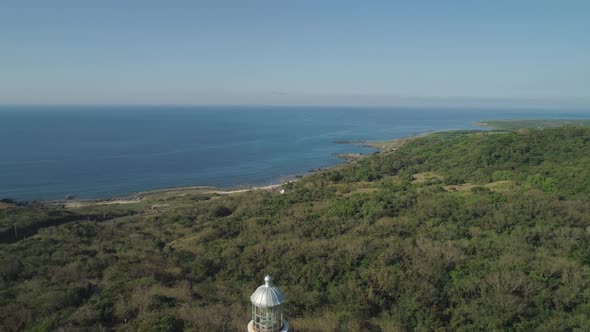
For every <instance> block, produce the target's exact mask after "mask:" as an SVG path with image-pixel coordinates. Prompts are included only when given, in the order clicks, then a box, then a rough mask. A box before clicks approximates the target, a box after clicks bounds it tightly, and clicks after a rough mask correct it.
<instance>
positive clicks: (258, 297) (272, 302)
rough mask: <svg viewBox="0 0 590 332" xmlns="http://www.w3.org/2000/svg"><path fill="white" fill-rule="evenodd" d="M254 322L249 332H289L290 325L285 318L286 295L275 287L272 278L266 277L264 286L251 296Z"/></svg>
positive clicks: (251, 323) (249, 327) (251, 322)
mask: <svg viewBox="0 0 590 332" xmlns="http://www.w3.org/2000/svg"><path fill="white" fill-rule="evenodd" d="M250 302H252V320H251V321H250V323H248V332H287V331H288V330H289V323H288V322H287V320H286V319H285V317H284V316H283V304H284V303H285V295H283V293H282V292H281V290H280V289H279V288H278V287H277V286H275V285H273V283H272V277H271V276H269V275H267V276H266V277H264V285H262V286H260V287H258V288H257V289H256V291H254V293H252V295H251V296H250Z"/></svg>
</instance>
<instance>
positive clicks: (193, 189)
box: [38, 129, 456, 208]
mask: <svg viewBox="0 0 590 332" xmlns="http://www.w3.org/2000/svg"><path fill="white" fill-rule="evenodd" d="M453 130H456V129H448V130H438V131H427V132H423V133H418V134H415V135H412V136H406V137H400V138H395V139H392V140H384V141H368V140H367V141H365V140H356V141H350V142H344V141H340V142H334V143H335V144H358V145H362V146H365V147H369V148H373V149H375V150H376V151H374V152H372V153H370V154H360V153H343V154H338V155H336V157H337V158H339V159H341V160H343V162H342V163H338V164H336V165H332V166H329V167H325V168H317V169H313V170H310V171H309V172H306V173H304V174H293V175H290V176H288V177H287V178H288V180H287V181H285V182H279V183H271V184H268V185H263V186H250V187H247V188H241V187H243V185H237V186H235V187H233V188H222V187H214V186H198V185H196V186H180V187H170V188H161V189H153V190H146V191H140V192H135V193H130V194H125V195H120V196H111V197H104V198H90V199H77V198H74V199H57V200H40V201H38V202H41V203H46V204H51V205H63V206H64V207H66V208H78V207H85V206H96V205H113V204H134V203H140V202H142V201H143V200H145V199H147V198H150V197H153V196H159V197H160V198H162V197H180V196H186V195H188V194H202V195H218V196H224V195H233V194H240V193H245V192H251V191H259V190H261V191H274V190H280V188H281V187H282V186H284V185H286V184H288V183H292V182H296V181H299V180H300V179H302V178H304V177H306V176H310V175H313V174H317V173H320V172H323V171H328V170H333V169H337V168H339V167H343V166H345V165H348V164H351V163H356V162H358V161H360V160H362V159H365V158H367V157H370V156H372V155H375V154H379V153H389V152H393V151H396V150H397V149H399V148H400V147H402V146H403V145H404V144H406V143H408V142H411V141H413V140H415V139H418V138H421V137H425V136H428V135H432V134H435V133H439V132H446V131H453Z"/></svg>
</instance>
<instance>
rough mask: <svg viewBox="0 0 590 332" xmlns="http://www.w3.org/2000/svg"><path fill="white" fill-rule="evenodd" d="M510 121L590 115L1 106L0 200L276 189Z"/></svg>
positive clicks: (510, 111) (585, 115) (499, 111)
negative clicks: (356, 156)
mask: <svg viewBox="0 0 590 332" xmlns="http://www.w3.org/2000/svg"><path fill="white" fill-rule="evenodd" d="M500 118H501V119H508V118H590V112H581V111H569V112H563V111H558V110H523V109H517V110H515V109H451V108H440V109H436V108H361V107H270V106H268V107H254V106H246V107H239V106H227V107H221V106H215V107H205V106H199V107H172V106H170V107H167V106H1V107H0V198H13V199H18V200H44V199H63V198H64V197H65V196H66V195H74V196H76V197H79V198H103V197H111V196H122V195H128V194H133V193H136V192H140V191H146V190H152V189H160V188H170V187H179V186H193V185H204V186H217V187H224V188H236V187H247V186H261V185H267V184H272V183H278V182H280V181H281V180H283V179H286V178H289V177H292V176H294V175H298V174H305V173H308V172H309V171H310V170H312V169H316V168H323V167H329V166H332V165H335V164H338V163H341V162H342V161H341V160H339V159H338V158H337V157H336V154H338V153H346V152H361V153H370V152H373V150H371V149H369V148H363V147H360V146H357V145H352V144H336V143H335V141H341V140H387V139H394V138H399V137H405V136H412V135H416V134H419V133H424V132H429V131H437V130H449V129H474V128H478V127H476V126H475V125H474V124H473V123H474V122H475V121H479V120H487V119H500Z"/></svg>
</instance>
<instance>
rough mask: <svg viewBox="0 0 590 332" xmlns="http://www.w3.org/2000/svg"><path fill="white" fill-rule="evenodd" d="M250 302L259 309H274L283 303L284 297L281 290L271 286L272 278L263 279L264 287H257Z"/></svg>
mask: <svg viewBox="0 0 590 332" xmlns="http://www.w3.org/2000/svg"><path fill="white" fill-rule="evenodd" d="M250 301H251V302H252V304H253V305H255V306H257V307H261V308H269V307H276V306H278V305H279V304H282V303H283V302H285V295H283V293H282V292H281V290H280V289H279V288H278V287H276V286H274V285H273V284H272V277H271V276H269V275H267V276H266V277H264V285H262V286H260V287H258V288H257V289H256V291H254V293H252V295H250Z"/></svg>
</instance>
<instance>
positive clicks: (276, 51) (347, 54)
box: [0, 0, 590, 107]
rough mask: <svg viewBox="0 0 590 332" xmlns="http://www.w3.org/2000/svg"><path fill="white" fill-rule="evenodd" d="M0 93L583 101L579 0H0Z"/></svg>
mask: <svg viewBox="0 0 590 332" xmlns="http://www.w3.org/2000/svg"><path fill="white" fill-rule="evenodd" d="M0 103H4V104H10V103H24V104H29V103H32V104H39V103H41V104H43V103H58V104H62V103H65V104H68V103H73V104H87V103H88V104H105V103H106V104H287V105H292V104H330V105H332V104H334V105H340V104H370V105H397V104H486V105H492V104H494V105H495V104H498V105H504V104H506V105H510V104H515V105H520V104H522V105H541V106H543V105H566V106H577V107H579V106H581V107H588V106H590V1H542V0H537V1H529V0H519V1H502V0H499V1H404V2H402V1H346V0H340V1H277V0H274V1H254V0H253V1H244V0H240V1H172V0H171V1H150V0H142V1H131V0H129V1H120V0H119V1H108V0H102V1H79V0H76V1H74V0H72V1H64V0H52V1H46V0H43V1H23V0H19V1H10V0H3V1H1V2H0Z"/></svg>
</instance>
